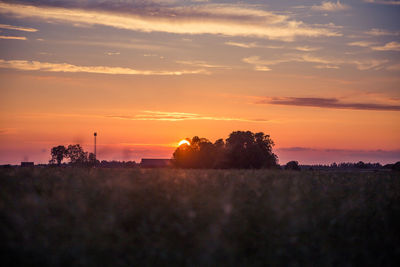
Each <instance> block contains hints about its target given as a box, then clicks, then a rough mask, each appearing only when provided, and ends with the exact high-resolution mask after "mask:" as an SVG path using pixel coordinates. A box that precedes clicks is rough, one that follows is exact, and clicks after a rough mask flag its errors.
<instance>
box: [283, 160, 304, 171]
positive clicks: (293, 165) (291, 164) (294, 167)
mask: <svg viewBox="0 0 400 267" xmlns="http://www.w3.org/2000/svg"><path fill="white" fill-rule="evenodd" d="M285 170H292V171H300V170H301V169H300V166H299V163H298V162H297V161H295V160H292V161H289V162H288V163H286V165H285Z"/></svg>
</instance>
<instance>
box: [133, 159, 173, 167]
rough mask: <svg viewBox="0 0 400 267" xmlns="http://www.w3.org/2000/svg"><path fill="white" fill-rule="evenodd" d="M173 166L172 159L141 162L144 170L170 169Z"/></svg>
mask: <svg viewBox="0 0 400 267" xmlns="http://www.w3.org/2000/svg"><path fill="white" fill-rule="evenodd" d="M171 166H172V160H171V159H142V160H141V162H140V167H142V168H168V167H171Z"/></svg>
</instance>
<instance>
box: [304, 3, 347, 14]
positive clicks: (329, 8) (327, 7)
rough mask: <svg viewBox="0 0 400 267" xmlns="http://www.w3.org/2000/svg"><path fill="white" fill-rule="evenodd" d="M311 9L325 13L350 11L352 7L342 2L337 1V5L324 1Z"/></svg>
mask: <svg viewBox="0 0 400 267" xmlns="http://www.w3.org/2000/svg"><path fill="white" fill-rule="evenodd" d="M311 9H312V10H318V11H325V12H334V11H342V10H347V9H350V6H349V5H345V4H342V3H341V2H340V1H337V2H336V3H335V2H328V1H324V2H322V3H321V4H320V5H313V6H312V7H311Z"/></svg>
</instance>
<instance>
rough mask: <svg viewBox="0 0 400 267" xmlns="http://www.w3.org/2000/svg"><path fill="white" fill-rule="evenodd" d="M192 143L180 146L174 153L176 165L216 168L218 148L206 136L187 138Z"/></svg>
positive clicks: (181, 166)
mask: <svg viewBox="0 0 400 267" xmlns="http://www.w3.org/2000/svg"><path fill="white" fill-rule="evenodd" d="M187 140H188V141H189V142H190V145H187V144H183V145H181V146H179V147H178V148H177V149H176V150H175V152H174V154H173V158H174V163H175V166H177V167H180V168H214V167H215V166H214V165H215V161H216V148H215V146H214V145H213V144H212V143H211V142H210V141H209V140H208V139H206V138H200V137H198V136H195V137H193V138H192V139H191V140H190V139H189V138H187Z"/></svg>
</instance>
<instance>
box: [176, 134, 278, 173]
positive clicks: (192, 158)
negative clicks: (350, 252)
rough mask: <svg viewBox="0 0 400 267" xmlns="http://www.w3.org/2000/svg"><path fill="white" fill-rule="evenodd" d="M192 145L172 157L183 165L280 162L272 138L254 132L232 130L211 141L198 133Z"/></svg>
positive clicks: (254, 165) (240, 165) (250, 165)
mask: <svg viewBox="0 0 400 267" xmlns="http://www.w3.org/2000/svg"><path fill="white" fill-rule="evenodd" d="M187 140H188V141H189V142H190V145H186V144H184V145H181V146H179V147H178V148H177V149H176V150H175V152H174V154H173V159H174V163H175V166H176V167H180V168H242V169H246V168H271V167H274V166H277V157H276V155H275V154H274V153H272V146H273V145H274V143H273V141H272V140H271V139H270V137H269V135H264V133H256V134H253V133H252V132H249V131H248V132H240V131H238V132H233V133H231V135H230V136H229V138H228V139H226V143H225V142H224V140H223V139H218V140H217V141H215V143H214V144H213V143H211V142H210V141H209V140H208V139H206V138H200V137H198V136H195V137H193V138H192V139H191V140H190V139H187Z"/></svg>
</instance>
